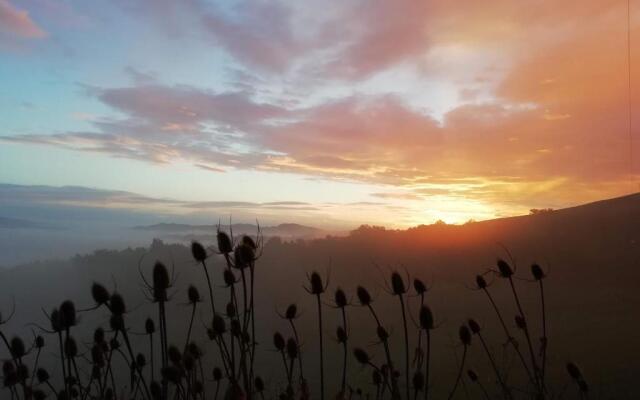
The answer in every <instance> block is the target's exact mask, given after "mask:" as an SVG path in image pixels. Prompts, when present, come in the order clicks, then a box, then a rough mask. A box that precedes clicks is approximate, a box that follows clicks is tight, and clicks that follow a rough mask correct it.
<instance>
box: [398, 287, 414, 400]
mask: <svg viewBox="0 0 640 400" xmlns="http://www.w3.org/2000/svg"><path fill="white" fill-rule="evenodd" d="M398 298H399V299H400V308H401V309H402V324H403V328H404V367H405V379H406V393H407V400H409V399H410V398H411V397H410V394H409V393H410V386H411V384H410V378H409V332H408V330H407V314H406V312H405V308H404V299H403V297H402V294H400V295H398Z"/></svg>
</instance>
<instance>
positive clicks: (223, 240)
mask: <svg viewBox="0 0 640 400" xmlns="http://www.w3.org/2000/svg"><path fill="white" fill-rule="evenodd" d="M216 238H217V240H218V251H219V252H220V253H221V254H229V253H231V252H232V251H233V247H232V244H231V238H230V237H229V235H227V233H226V232H223V231H220V230H219V231H218V234H217V235H216Z"/></svg>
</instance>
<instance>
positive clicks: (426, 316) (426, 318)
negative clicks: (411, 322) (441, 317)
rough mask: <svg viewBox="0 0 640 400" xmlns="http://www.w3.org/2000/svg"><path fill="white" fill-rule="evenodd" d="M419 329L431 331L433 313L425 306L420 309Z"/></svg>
mask: <svg viewBox="0 0 640 400" xmlns="http://www.w3.org/2000/svg"><path fill="white" fill-rule="evenodd" d="M420 328H422V329H424V330H431V329H433V313H432V312H431V309H430V308H429V307H428V306H426V305H424V306H422V307H420Z"/></svg>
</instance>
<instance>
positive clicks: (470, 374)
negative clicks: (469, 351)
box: [467, 369, 478, 383]
mask: <svg viewBox="0 0 640 400" xmlns="http://www.w3.org/2000/svg"><path fill="white" fill-rule="evenodd" d="M467 376H468V377H469V379H470V380H471V382H474V383H475V382H478V374H476V373H475V371H474V370H472V369H468V370H467Z"/></svg>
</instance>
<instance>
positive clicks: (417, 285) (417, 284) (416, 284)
mask: <svg viewBox="0 0 640 400" xmlns="http://www.w3.org/2000/svg"><path fill="white" fill-rule="evenodd" d="M413 289H414V290H415V291H416V293H417V294H419V295H423V294H425V293H427V285H425V284H424V282H422V281H421V280H420V279H418V278H416V279H414V280H413Z"/></svg>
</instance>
